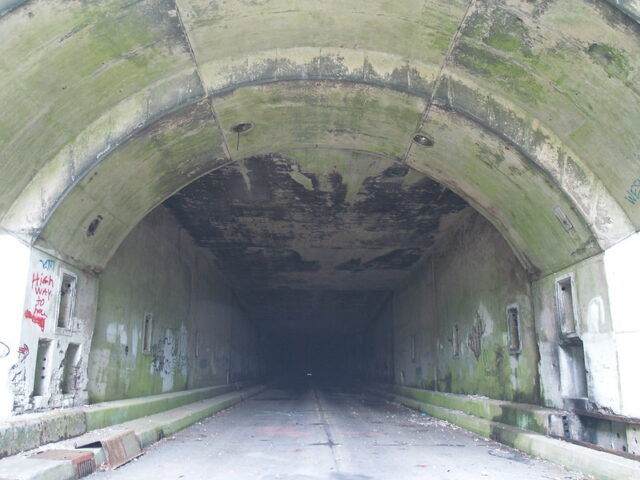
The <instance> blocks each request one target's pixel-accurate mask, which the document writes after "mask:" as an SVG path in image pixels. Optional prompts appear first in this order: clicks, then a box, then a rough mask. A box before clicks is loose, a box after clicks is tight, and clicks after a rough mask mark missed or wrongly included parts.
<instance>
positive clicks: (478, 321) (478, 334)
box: [467, 312, 485, 360]
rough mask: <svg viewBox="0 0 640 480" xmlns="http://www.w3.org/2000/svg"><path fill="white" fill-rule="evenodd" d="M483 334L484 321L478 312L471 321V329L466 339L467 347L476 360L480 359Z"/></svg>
mask: <svg viewBox="0 0 640 480" xmlns="http://www.w3.org/2000/svg"><path fill="white" fill-rule="evenodd" d="M484 332H485V326H484V319H483V318H482V315H480V312H476V317H475V319H474V321H473V328H472V329H471V333H469V337H468V338H467V345H469V348H470V349H471V351H472V352H473V354H474V355H475V357H476V360H477V359H478V358H480V355H481V354H482V335H484Z"/></svg>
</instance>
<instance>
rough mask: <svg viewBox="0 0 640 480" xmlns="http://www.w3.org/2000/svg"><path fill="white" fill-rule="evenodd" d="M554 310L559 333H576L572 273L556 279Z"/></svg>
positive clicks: (570, 334)
mask: <svg viewBox="0 0 640 480" xmlns="http://www.w3.org/2000/svg"><path fill="white" fill-rule="evenodd" d="M556 311H557V316H558V323H559V325H560V334H561V335H562V336H564V337H572V336H576V335H577V329H576V326H577V324H578V322H577V302H576V289H575V283H574V280H573V275H567V276H564V277H561V278H558V279H557V280H556Z"/></svg>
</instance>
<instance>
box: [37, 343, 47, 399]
mask: <svg viewBox="0 0 640 480" xmlns="http://www.w3.org/2000/svg"><path fill="white" fill-rule="evenodd" d="M50 378H51V340H44V339H43V340H40V341H39V342H38V353H37V354H36V369H35V376H34V379H33V396H34V397H37V396H41V395H44V394H45V393H47V391H48V388H49V379H50Z"/></svg>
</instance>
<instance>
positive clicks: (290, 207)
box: [0, 0, 640, 455]
mask: <svg viewBox="0 0 640 480" xmlns="http://www.w3.org/2000/svg"><path fill="white" fill-rule="evenodd" d="M639 19H640V11H639V9H638V7H637V2H634V1H632V0H615V1H614V0H563V1H553V0H549V1H541V2H532V1H528V0H499V1H498V0H487V1H475V0H467V1H463V0H456V1H447V2H441V1H437V0H424V1H422V0H419V1H418V0H403V1H396V2H388V1H384V0H375V1H368V2H364V1H360V0H358V1H353V2H340V1H337V0H335V1H334V0H331V1H327V2H290V1H289V0H274V1H270V2H263V1H245V0H229V1H225V2H219V1H209V0H177V1H173V0H141V1H136V2H129V1H127V0H100V1H96V2H81V1H71V2H64V5H62V4H61V3H59V2H58V1H57V0H33V1H25V0H0V39H2V41H1V42H0V86H1V87H2V88H0V105H2V107H3V108H2V110H1V111H0V168H1V169H2V170H1V172H2V174H1V175H0V264H2V265H4V269H3V271H2V272H0V280H2V282H3V283H1V284H0V308H1V309H2V310H0V313H2V314H4V315H6V316H7V318H13V319H15V320H14V321H12V322H8V323H7V326H6V329H5V331H4V332H3V333H2V335H3V336H2V337H1V338H0V342H2V343H1V344H0V346H2V345H4V346H6V348H5V347H2V349H0V376H1V377H2V378H4V379H6V382H5V383H6V385H4V386H0V413H3V414H6V415H18V414H22V413H29V412H43V411H48V410H52V409H58V408H65V407H78V406H83V405H87V404H97V403H101V402H110V401H120V400H130V399H136V398H140V397H147V396H152V395H160V394H173V393H177V392H183V391H189V392H190V391H193V390H198V389H203V388H209V387H211V386H224V387H225V388H231V387H230V386H232V385H238V386H240V387H241V386H243V385H249V384H258V383H260V382H267V381H270V380H273V379H279V378H289V379H294V380H296V379H297V380H298V381H300V382H302V384H305V385H309V384H310V383H309V382H320V383H324V384H327V385H330V384H332V383H333V384H334V385H335V386H337V385H339V384H342V385H343V386H344V385H349V386H354V385H357V384H363V385H364V384H369V385H371V384H377V385H386V387H385V388H387V389H390V390H392V391H394V392H397V391H402V392H404V393H407V392H412V393H411V394H412V395H413V394H414V395H417V396H421V398H425V396H428V397H429V398H436V396H437V395H436V394H443V395H444V394H451V395H458V396H457V397H447V396H444V397H437V398H439V399H440V398H444V399H446V400H442V402H444V403H446V402H449V401H450V400H451V398H456V399H458V400H459V399H460V398H464V399H465V400H464V401H469V402H471V401H472V400H473V399H475V398H482V399H486V402H487V404H490V401H491V400H495V401H500V402H506V403H505V404H509V405H510V406H511V407H510V408H514V409H515V410H518V409H519V408H521V406H522V405H525V406H523V407H522V408H534V407H532V406H544V407H548V408H550V409H556V410H562V411H566V412H569V413H568V414H567V418H572V419H574V420H572V421H574V423H572V424H569V423H568V422H569V421H568V420H567V423H566V425H565V424H562V425H560V427H559V428H560V430H558V431H554V434H557V435H560V436H565V437H567V438H569V437H570V438H572V439H574V440H575V439H578V440H580V441H588V442H590V443H594V444H597V445H599V446H601V447H602V446H606V448H609V449H613V450H616V451H618V452H625V453H629V454H635V455H640V450H638V446H637V445H638V441H639V440H638V437H637V435H636V433H635V432H636V430H635V428H636V427H635V426H634V425H637V424H638V423H637V422H636V423H633V422H632V421H631V422H630V421H628V419H629V418H630V419H632V420H633V419H636V420H637V419H638V418H640V402H639V401H638V399H640V386H639V384H638V382H637V381H636V378H637V373H636V368H635V365H637V363H638V349H637V344H638V342H640V329H639V327H638V325H637V311H638V309H639V308H640V306H639V305H638V296H637V292H636V290H637V288H636V285H637V282H635V277H636V276H637V271H638V269H640V263H639V262H640V255H639V253H638V252H640V244H639V243H638V242H640V236H639V235H638V229H639V228H640V171H639V170H638V164H639V163H640V156H639V154H638V152H640V137H639V136H638V125H640V89H639V88H638V85H639V84H640V82H639V81H638V80H639V79H640V42H638V39H639V38H640V24H639V23H638V22H639ZM416 391H417V392H418V393H416ZM425 392H426V393H425ZM514 404H515V405H516V406H515V407H514V406H513V405H514ZM446 406H451V404H449V403H446V405H445V407H446ZM518 411H519V410H518ZM495 417H496V418H493V417H492V418H491V419H490V420H491V421H493V420H503V418H502V417H500V415H498V414H496V415H495ZM505 418H506V415H505ZM587 418H588V420H586V419H587ZM505 421H506V420H505ZM634 421H635V420H634ZM561 423H562V422H561ZM621 432H622V433H621ZM545 433H549V431H547V430H545Z"/></svg>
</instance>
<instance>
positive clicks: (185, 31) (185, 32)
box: [173, 0, 233, 160]
mask: <svg viewBox="0 0 640 480" xmlns="http://www.w3.org/2000/svg"><path fill="white" fill-rule="evenodd" d="M173 4H174V6H175V7H176V14H177V17H178V22H179V24H180V29H181V30H182V34H183V35H184V38H185V41H186V42H187V45H188V47H189V54H190V56H191V60H192V61H193V64H194V66H195V69H196V72H197V74H198V79H199V80H200V85H201V88H202V92H203V98H204V99H206V100H207V103H208V104H209V106H210V108H211V113H212V114H213V118H214V119H215V122H216V125H217V127H218V132H219V134H220V136H221V138H222V148H223V149H224V152H225V155H226V157H227V159H229V160H233V158H232V157H231V152H230V150H229V145H228V142H227V137H226V135H225V132H224V130H223V129H222V125H220V121H219V119H218V114H217V112H216V108H215V105H214V104H213V101H212V99H211V96H210V95H209V92H208V89H207V85H206V83H205V81H204V78H203V76H202V72H201V69H200V62H199V61H198V58H197V57H196V52H195V51H194V49H193V43H192V41H191V36H190V35H189V30H188V29H187V27H186V25H185V23H184V20H183V18H182V15H183V14H182V10H181V9H180V6H179V5H178V2H177V1H176V0H173Z"/></svg>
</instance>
